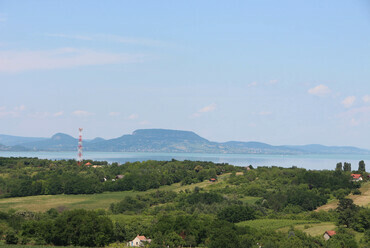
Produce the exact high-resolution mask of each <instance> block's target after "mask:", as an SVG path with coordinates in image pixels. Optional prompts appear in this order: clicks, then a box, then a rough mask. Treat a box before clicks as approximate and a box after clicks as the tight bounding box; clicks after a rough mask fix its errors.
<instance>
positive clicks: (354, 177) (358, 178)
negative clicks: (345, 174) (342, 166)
mask: <svg viewBox="0 0 370 248" xmlns="http://www.w3.org/2000/svg"><path fill="white" fill-rule="evenodd" d="M351 177H352V181H353V182H360V181H362V175H361V174H351Z"/></svg>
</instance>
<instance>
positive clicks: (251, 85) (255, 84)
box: [248, 82, 258, 87]
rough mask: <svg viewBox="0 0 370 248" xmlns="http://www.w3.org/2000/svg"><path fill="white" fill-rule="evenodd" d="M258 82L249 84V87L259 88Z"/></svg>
mask: <svg viewBox="0 0 370 248" xmlns="http://www.w3.org/2000/svg"><path fill="white" fill-rule="evenodd" d="M257 84H258V83H257V82H252V83H250V84H248V87H254V86H257Z"/></svg>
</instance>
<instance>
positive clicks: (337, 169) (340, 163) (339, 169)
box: [335, 162, 343, 171]
mask: <svg viewBox="0 0 370 248" xmlns="http://www.w3.org/2000/svg"><path fill="white" fill-rule="evenodd" d="M342 167H343V164H342V162H339V163H337V166H336V167H335V170H336V171H342V170H343V168H342Z"/></svg>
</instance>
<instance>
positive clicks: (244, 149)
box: [0, 129, 370, 155]
mask: <svg viewBox="0 0 370 248" xmlns="http://www.w3.org/2000/svg"><path fill="white" fill-rule="evenodd" d="M77 142H78V141H77V139H76V138H74V137H72V136H70V135H68V134H64V133H57V134H55V135H53V136H52V137H51V138H40V137H20V136H11V135H3V134H0V151H76V149H77ZM84 150H85V151H100V152H171V153H172V152H173V153H230V154H286V155H288V154H291V155H295V154H296V155H299V154H361V155H367V154H370V151H369V150H366V149H361V148H357V147H351V146H324V145H318V144H312V145H302V146H294V145H281V146H273V145H269V144H266V143H261V142H254V141H250V142H242V141H229V142H213V141H209V140H207V139H205V138H202V137H200V136H199V135H197V134H196V133H194V132H191V131H181V130H169V129H139V130H136V131H134V132H133V133H132V134H126V135H123V136H121V137H118V138H114V139H103V138H95V139H93V140H85V141H84Z"/></svg>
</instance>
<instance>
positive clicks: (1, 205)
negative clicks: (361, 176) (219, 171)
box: [0, 174, 229, 212]
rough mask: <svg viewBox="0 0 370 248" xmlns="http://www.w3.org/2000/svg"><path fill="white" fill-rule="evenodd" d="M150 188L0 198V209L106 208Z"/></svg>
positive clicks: (191, 187) (175, 187) (178, 187)
mask: <svg viewBox="0 0 370 248" xmlns="http://www.w3.org/2000/svg"><path fill="white" fill-rule="evenodd" d="M228 175H229V174H225V175H222V176H220V177H219V182H215V183H211V182H209V181H204V182H200V183H195V184H191V185H183V186H182V185H181V184H180V183H175V184H172V185H166V186H161V187H160V188H159V190H173V191H175V192H179V191H181V190H186V189H188V190H194V188H195V187H199V188H207V187H215V186H216V185H217V184H219V183H220V182H221V181H222V180H224V178H226V177H227V176H228ZM157 190H158V189H151V190H147V191H144V192H141V191H121V192H104V193H101V194H92V195H38V196H26V197H13V198H4V199H0V211H7V210H9V209H16V210H29V211H36V212H44V211H47V210H49V209H50V208H66V209H75V208H84V209H108V208H109V206H110V204H111V203H115V202H119V201H121V200H122V199H123V198H125V197H126V196H136V195H140V194H147V193H152V192H155V191H157Z"/></svg>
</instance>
